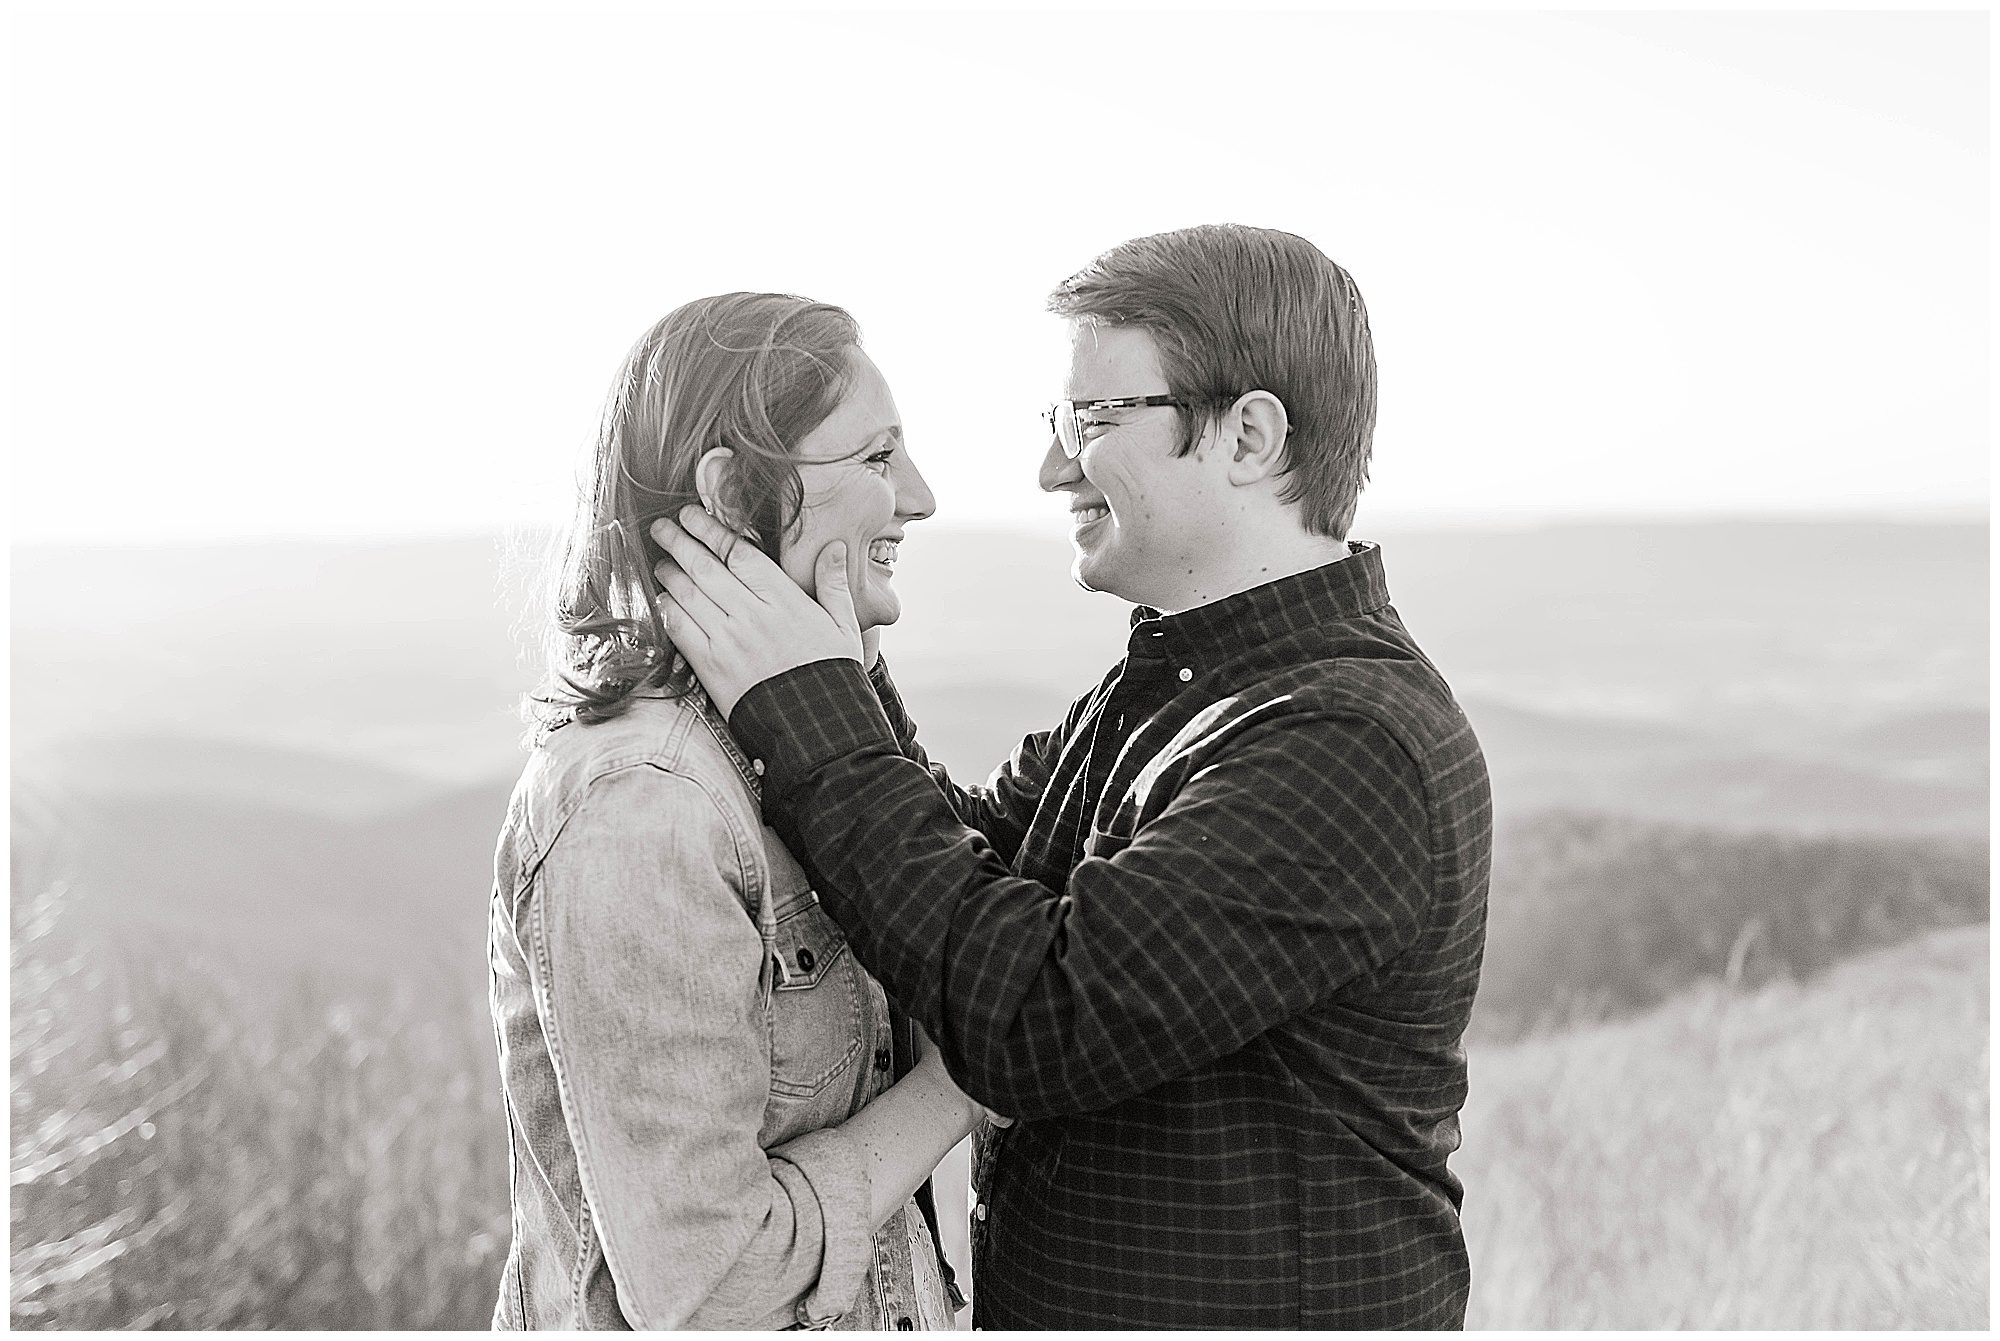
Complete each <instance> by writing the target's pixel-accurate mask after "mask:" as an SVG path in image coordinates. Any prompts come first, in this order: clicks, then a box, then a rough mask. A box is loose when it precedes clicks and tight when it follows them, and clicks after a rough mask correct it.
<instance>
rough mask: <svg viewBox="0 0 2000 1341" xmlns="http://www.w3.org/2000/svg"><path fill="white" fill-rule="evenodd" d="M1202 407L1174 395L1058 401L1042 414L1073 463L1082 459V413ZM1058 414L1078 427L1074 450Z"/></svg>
mask: <svg viewBox="0 0 2000 1341" xmlns="http://www.w3.org/2000/svg"><path fill="white" fill-rule="evenodd" d="M1201 403H1202V402H1200V401H1193V400H1189V399H1188V398H1187V397H1185V396H1173V395H1159V396H1104V397H1099V398H1098V399H1095V400H1059V401H1056V402H1054V403H1053V404H1051V405H1049V406H1048V407H1047V408H1046V409H1044V410H1043V411H1042V419H1043V420H1044V421H1045V422H1046V423H1047V424H1048V426H1049V432H1050V433H1052V434H1054V435H1055V440H1056V443H1057V445H1059V446H1060V447H1061V448H1062V454H1063V458H1064V459H1065V460H1068V461H1074V460H1076V459H1077V458H1078V457H1079V456H1082V455H1083V425H1082V424H1081V423H1080V422H1078V420H1077V417H1076V416H1077V412H1078V411H1079V410H1136V409H1141V408H1145V407H1150V406H1155V405H1171V406H1173V407H1174V408H1176V409H1180V410H1191V409H1193V408H1194V407H1195V406H1196V405H1199V404H1201ZM1058 414H1065V415H1067V417H1068V422H1069V423H1070V424H1072V425H1074V426H1075V429H1076V432H1075V434H1074V441H1075V443H1076V447H1075V449H1074V450H1072V449H1071V447H1070V442H1071V438H1067V437H1064V436H1063V431H1062V427H1061V425H1059V424H1058V423H1057V422H1056V416H1057V415H1058Z"/></svg>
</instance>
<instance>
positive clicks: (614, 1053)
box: [488, 293, 980, 1330]
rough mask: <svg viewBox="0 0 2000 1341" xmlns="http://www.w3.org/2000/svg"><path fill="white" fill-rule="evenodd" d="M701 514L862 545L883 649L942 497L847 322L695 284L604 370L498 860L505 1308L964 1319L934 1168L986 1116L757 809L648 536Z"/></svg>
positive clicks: (784, 544)
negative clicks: (905, 1015) (613, 372)
mask: <svg viewBox="0 0 2000 1341" xmlns="http://www.w3.org/2000/svg"><path fill="white" fill-rule="evenodd" d="M696 501H698V502H700V503H701V504H702V505H703V506H704V507H706V508H707V509H708V510H709V511H710V512H712V513H714V514H715V515H716V516H718V517H720V518H722V519H723V520H724V521H725V522H727V524H729V525H730V526H732V527H734V528H735V529H737V530H739V531H740V532H742V533H743V534H744V535H745V536H746V537H748V538H749V539H750V540H753V541H754V542H755V543H757V544H758V545H759V546H760V547H761V548H763V549H764V551H765V552H766V553H767V554H769V555H771V556H772V557H773V558H774V559H775V560H776V561H777V562H778V563H779V564H780V565H782V566H783V567H784V569H785V571H786V572H788V573H790V574H792V575H793V577H794V578H795V579H797V580H801V581H802V582H809V581H810V578H811V574H812V570H813V563H814V559H815V557H816V556H817V555H818V553H819V551H820V549H821V548H822V547H823V546H824V545H825V544H826V543H827V542H829V541H831V540H834V539H840V540H844V541H846V542H847V548H848V552H849V555H850V572H849V582H850V585H851V587H852V590H853V591H854V593H855V595H856V608H857V611H858V613H859V614H860V616H861V622H862V625H863V627H864V628H865V629H867V630H868V632H867V633H866V635H865V642H866V644H867V657H868V660H869V662H870V663H871V664H872V663H873V661H874V657H875V651H874V640H875V638H876V637H877V630H879V628H880V626H881V625H883V624H888V623H893V622H894V621H895V619H896V618H897V616H898V614H899V613H900V607H899V605H898V603H897V599H896V594H895V589H894V586H893V571H892V566H893V564H894V562H895V551H896V542H897V540H898V539H899V538H900V537H901V535H902V532H903V528H904V526H905V525H906V524H908V523H909V522H912V521H915V520H918V519H921V518H923V517H926V516H928V515H930V512H931V509H932V506H933V502H932V499H931V495H930V491H929V489H928V488H927V487H926V486H925V484H924V480H923V476H922V475H920V474H919V473H918V472H917V468H916V466H915V465H914V464H913V463H912V462H911V460H910V458H909V454H908V451H907V449H906V448H905V447H904V445H903V442H902V430H901V427H900V424H899V423H898V419H897V414H896V406H895V401H894V400H893V399H892V398H891V397H890V394H889V389H888V386H887V384H886V383H884V382H883V380H882V375H881V373H880V372H878V371H877V370H876V368H875V365H874V364H873V363H872V362H870V360H869V359H868V357H867V356H866V355H865V354H863V353H862V352H861V349H860V344H859V332H858V330H857V329H856V327H855V324H854V321H853V319H852V318H851V317H849V316H848V314H847V313H845V312H844V311H842V310H841V309H839V308H837V307H830V306H828V305H826V304H822V303H813V302H808V301H806V300H805V299H801V298H795V297H789V296H786V295H781V294H751V293H732V294H724V295H721V296H719V297H714V298H704V299H701V300H699V301H697V302H693V303H689V304H688V305H686V306H685V307H682V308H680V309H678V310H677V311H675V312H673V313H672V314H671V315H669V316H668V317H666V318H665V319H664V320H662V321H661V322H660V323H659V324H658V325H656V326H655V327H654V328H653V329H652V330H650V331H648V332H647V333H646V335H645V336H644V337H643V338H641V339H640V341H639V343H638V344H637V345H636V346H635V347H634V348H633V350H632V352H631V354H630V355H629V356H628V357H627V358H626V361H625V366H624V368H623V370H622V371H621V373H620V376H619V378H618V382H617V385H616V386H615V387H614V388H613V391H612V395H611V399H610V403H609V405H608V407H607V409H606V412H605V416H604V421H603V426H602V428H601V430H600V432H599V435H598V443H597V449H596V452H595V455H594V459H593V464H592V469H591V475H590V478H589V480H588V481H587V482H586V485H585V487H584V490H583V494H582V499H581V505H580V508H579V512H578V517H577V521H576V524H575V527H574V529H573V531H572V533H571V535H570V538H569V544H568V553H567V557H566V560H565V563H564V567H563V576H562V587H561V592H560V596H559V599H558V600H557V602H556V609H555V621H554V622H555V628H556V638H555V641H554V644H553V648H552V658H551V660H552V672H553V673H552V676H551V679H550V682H549V685H548V687H547V688H546V689H545V690H544V691H543V692H542V693H541V694H539V695H538V696H537V698H536V715H537V717H538V719H539V722H538V732H537V738H536V743H535V747H534V750H533V753H532V757H531V758H530V759H529V761H528V765H527V768H526V770H525V771H524V772H523V774H522V776H521V781H520V783H519V785H518V786H517V787H516V788H515V791H514V795H513V799H512V800H511V802H510V803H509V806H508V813H507V822H506V827H505V829H504V831H503V833H502V834H501V838H500V845H499V851H498V853H497V857H496V862H495V887H494V897H493V904H492V913H491V920H490V926H489V934H488V959H489V964H490V968H491V979H492V1009H493V1020H494V1027H495V1032H496V1035H497V1038H498V1043H499V1048H500V1066H501V1075H502V1081H503V1086H504V1090H505V1096H506V1100H507V1116H508V1125H509V1134H510V1154H511V1159H510V1165H511V1170H512V1192H513V1244H512V1247H511V1249H510V1250H509V1252H508V1256H507V1265H506V1269H505V1272H504V1274H503V1277H502V1280H501V1286H500V1299H499V1302H498V1304H497V1306H496V1307H495V1310H494V1324H495V1326H498V1327H510V1328H517V1327H623V1326H631V1327H648V1328H665V1327H681V1326H692V1327H716V1328H725V1327H726V1328H755V1329H771V1328H783V1327H790V1326H794V1325H800V1324H803V1325H807V1326H825V1325H834V1326H839V1327H843V1328H857V1329H871V1330H872V1329H900V1330H915V1329H917V1328H939V1327H949V1326H951V1325H953V1322H952V1302H953V1301H955V1296H956V1291H955V1290H952V1289H951V1288H950V1287H949V1285H948V1284H947V1279H948V1268H945V1269H944V1270H941V1266H942V1254H941V1253H940V1252H939V1249H938V1243H937V1234H936V1228H935V1223H934V1221H935V1215H934V1213H933V1212H932V1210H931V1208H930V1206H929V1204H928V1203H929V1198H928V1192H929V1189H928V1186H927V1184H926V1181H925V1180H926V1179H927V1178H928V1176H929V1174H930V1171H931V1169H932V1168H933V1167H934V1166H935V1165H936V1164H937V1162H938V1160H939V1159H940V1158H942V1156H943V1155H944V1154H945V1153H946V1152H947V1151H948V1150H950V1149H951V1147H952V1146H953V1145H955V1144H956V1143H957V1142H958V1141H959V1140H960V1139H962V1138H963V1137H964V1136H965V1135H966V1134H967V1133H968V1132H970V1131H971V1130H972V1128H973V1126H974V1125H975V1122H976V1120H977V1119H978V1117H979V1116H980V1110H978V1109H977V1108H976V1107H975V1106H974V1105H973V1104H972V1102H971V1101H970V1100H968V1099H967V1098H966V1097H965V1095H964V1094H963V1093H961V1092H960V1091H959V1090H958V1089H957V1087H956V1086H954V1085H953V1084H952V1082H951V1079H950V1077H949V1076H948V1075H946V1073H945V1071H944V1068H943V1066H942V1064H941V1062H940V1060H939V1058H938V1055H937V1053H936V1051H935V1050H933V1049H929V1048H928V1047H927V1046H926V1045H925V1041H924V1040H923V1039H922V1037H921V1034H920V1033H919V1031H917V1030H916V1029H915V1027H914V1026H912V1025H910V1024H909V1023H908V1022H907V1021H904V1020H902V1019H901V1018H900V1017H899V1016H897V1015H895V1014H894V1013H893V1012H892V1009H891V1007H890V1005H889V1003H888V1002H887V1000H886V999H885V997H884V995H883V992H882V989H881V987H880V986H878V985H877V984H876V983H875V981H874V980H873V979H872V978H870V977H869V976H868V974H867V973H866V972H865V971H863V970H862V968H861V967H860V965H859V964H857V963H856V962H855V959H854V956H853V955H852V954H851V953H849V952H848V949H847V946H846V943H845V941H844V940H843V938H842V936H841V933H840V930H839V928H837V927H836V926H835V925H834V924H833V922H832V921H831V920H830V919H829V918H828V917H827V916H826V914H825V913H824V912H823V911H821V909H820V908H819V906H818V902H817V900H816V898H815V896H814V894H813V891H812V890H811V888H810V887H809V885H808V883H807V879H806V876H805V874H804V872H803V871H801V869H800V868H799V865H798V863H797V862H796V861H794V860H793V859H792V857H791V855H790V854H789V853H788V852H786V851H785V849H784V846H783V845H782V844H781V843H780V842H779V841H778V838H777V836H776V835H775V834H773V833H772V832H771V831H770V830H769V829H766V828H764V827H763V825H762V822H761V820H760V818H759V813H758V770H757V768H756V766H755V764H753V762H752V761H750V760H748V759H746V758H744V757H743V754H742V752H741V751H740V750H739V749H737V747H736V745H735V742H734V741H732V740H731V739H730V736H729V731H728V728H727V726H726V724H725V723H724V722H723V721H722V720H721V718H720V717H719V716H718V715H717V714H716V713H715V711H714V709H713V708H712V707H711V706H710V705H709V703H708V701H707V699H706V698H705V696H704V695H703V694H702V691H701V689H700V687H699V685H698V684H696V682H695V681H694V678H693V677H692V675H691V674H689V673H688V671H687V670H686V668H685V665H684V664H683V663H682V662H681V661H680V660H679V658H678V657H676V655H675V654H674V651H673V648H672V647H671V645H670V644H669V642H668V640H667V637H666V635H665V633H664V631H663V630H662V628H661V627H660V624H659V620H658V617H657V615H656V613H655V611H654V608H653V600H654V598H655V597H656V595H657V592H658V589H657V586H656V585H655V582H654V579H653V577H652V572H651V570H652V566H653V564H654V562H655V561H656V560H657V559H659V558H660V553H659V551H658V550H657V548H655V547H654V546H653V544H652V542H651V541H650V540H649V539H648V538H647V537H646V527H647V523H648V522H649V521H651V520H652V519H653V518H655V517H657V516H660V515H663V514H671V513H672V512H673V511H674V510H675V509H676V508H678V507H680V506H681V505H683V504H685V503H689V502H696ZM919 1193H921V1194H922V1195H921V1196H917V1195H914V1194H919ZM920 1203H921V1204H920Z"/></svg>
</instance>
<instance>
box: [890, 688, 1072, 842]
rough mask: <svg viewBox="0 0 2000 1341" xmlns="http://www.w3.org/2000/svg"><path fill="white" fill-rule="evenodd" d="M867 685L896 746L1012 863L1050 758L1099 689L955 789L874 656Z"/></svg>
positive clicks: (1052, 763) (1051, 767) (1051, 766)
mask: <svg viewBox="0 0 2000 1341" xmlns="http://www.w3.org/2000/svg"><path fill="white" fill-rule="evenodd" d="M868 685H869V687H870V688H871V689H873V690H874V691H875V699H876V702H877V703H879V704H880V705H881V707H882V716H883V717H884V719H885V720H886V721H887V722H888V724H889V730H890V733H891V734H892V735H894V736H895V738H896V748H897V749H898V750H899V751H900V752H901V753H902V755H903V757H904V758H906V759H909V760H912V761H913V762H915V763H916V764H917V766H918V767H920V768H922V769H924V770H925V771H926V772H928V773H929V774H930V775H931V779H932V780H933V781H934V782H935V783H936V784H937V787H938V790H939V791H941V792H943V793H944V795H945V799H946V800H947V801H948V802H950V804H951V808H952V813H954V814H956V815H957V816H958V819H959V822H960V823H961V824H964V825H965V826H966V827H967V828H971V829H977V830H979V832H980V833H981V834H983V835H985V837H986V841H987V842H989V843H991V844H992V845H993V848H994V850H995V851H996V852H998V853H999V854H1000V858H1001V860H1003V861H1009V862H1011V861H1013V860H1014V858H1015V854H1017V853H1018V852H1019V851H1020V850H1021V840H1022V839H1023V838H1025V837H1026V836H1027V833H1028V826H1029V824H1031V823H1032V822H1033V821H1034V818H1035V811H1036V809H1037V808H1038V807H1039V806H1040V805H1041V803H1042V797H1043V795H1044V794H1045V793H1046V792H1047V791H1048V787H1049V779H1050V778H1052V777H1053V776H1054V775H1055V770H1056V761H1057V760H1058V759H1059V758H1061V757H1062V750H1063V744H1064V742H1065V741H1066V740H1067V739H1068V738H1069V733H1070V731H1071V729H1072V728H1074V726H1075V725H1076V722H1077V720H1078V718H1079V717H1081V715H1082V714H1083V712H1084V710H1085V709H1086V708H1087V706H1088V705H1089V703H1090V701H1091V699H1092V698H1094V697H1095V696H1096V694H1097V693H1099V692H1101V689H1100V690H1092V691H1091V693H1090V694H1087V695H1085V696H1084V697H1083V698H1080V699H1078V700H1077V701H1076V702H1075V703H1073V704H1071V705H1070V710H1069V713H1068V714H1067V715H1066V716H1065V717H1064V719H1063V724H1062V725H1061V726H1059V727H1057V728H1056V729H1055V730H1053V731H1036V732H1033V733H1031V734H1029V735H1026V736H1023V737H1022V738H1021V743H1020V744H1019V745H1016V746H1015V747H1014V752H1013V753H1012V754H1011V755H1009V756H1008V758H1007V760H1006V762H1005V763H1003V764H1001V765H1000V766H999V767H998V768H996V769H995V770H994V771H993V775H992V776H991V777H990V778H988V779H987V781H986V785H985V786H983V787H961V786H959V785H958V784H957V783H955V782H953V781H952V779H951V774H950V773H949V772H948V771H947V770H946V769H945V766H944V765H943V764H940V763H937V762H936V761H934V760H933V759H932V758H931V757H930V756H929V755H928V754H927V753H926V752H925V751H924V747H923V746H922V744H920V743H919V742H918V740H917V724H916V723H915V722H914V721H912V720H911V718H910V712H909V709H908V708H907V707H905V706H904V704H903V696H902V694H901V693H899V692H898V691H897V689H896V684H895V681H893V680H892V679H890V678H889V668H888V666H886V665H885V664H884V663H883V661H882V659H881V658H880V657H877V658H876V659H875V663H874V665H873V666H871V667H870V668H869V670H868Z"/></svg>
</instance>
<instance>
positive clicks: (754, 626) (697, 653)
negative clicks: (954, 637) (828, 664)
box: [651, 505, 865, 718]
mask: <svg viewBox="0 0 2000 1341" xmlns="http://www.w3.org/2000/svg"><path fill="white" fill-rule="evenodd" d="M651 529H652V535H653V539H655V540H657V541H658V542H659V544H660V547H661V548H662V549H664V550H665V551H666V552H667V557H666V558H664V559H662V560H660V562H659V563H657V564H655V565H654V566H653V575H654V576H655V577H657V578H658V579H659V580H660V586H661V588H662V595H661V597H660V601H659V609H660V620H661V622H662V623H664V624H665V625H666V629H667V634H668V636H669V637H671V638H672V639H673V640H674V646H675V647H676V648H678V649H679V650H680V652H681V654H682V655H683V656H685V657H686V658H687V659H688V664H689V665H691V666H693V667H694V673H695V675H696V677H697V678H699V679H700V680H701V685H702V688H703V689H705V690H707V691H708V696H709V699H710V700H711V701H713V702H714V704H715V706H716V710H717V711H719V712H720V713H722V715H723V716H724V717H725V718H726V717H728V716H729V714H730V713H731V712H732V711H733V710H734V709H735V707H736V703H737V700H739V699H741V698H742V697H743V695H745V694H746V693H748V692H749V691H750V690H751V688H752V687H753V686H755V685H757V684H760V683H762V682H763V681H765V680H768V679H770V678H772V677H773V676H776V675H782V674H784V672H786V671H788V670H791V669H793V668H794V667H796V666H804V665H807V664H809V663H811V662H814V661H825V660H828V659H830V658H834V657H845V658H847V659H848V660H849V661H856V662H861V661H863V645H862V637H861V629H860V626H859V622H858V621H857V620H856V618H855V615H854V598H853V596H852V594H851V593H850V592H849V591H848V587H847V546H846V545H845V544H843V543H842V542H841V541H838V540H835V541H832V542H830V543H829V544H828V545H827V546H826V547H825V548H824V549H822V550H821V551H820V552H819V558H818V561H817V564H816V572H815V575H814V586H815V588H816V589H817V590H818V592H819V597H818V599H817V600H815V599H814V598H813V597H811V596H808V595H806V594H805V592H804V591H802V590H800V589H799V587H798V585H797V584H796V583H794V582H793V581H792V579H791V578H789V577H787V576H786V575H785V572H784V570H783V569H781V568H779V567H778V565H777V564H775V563H773V562H771V560H770V559H769V558H767V557H766V556H765V554H764V552H763V551H762V550H760V549H758V548H757V546H755V545H754V544H751V543H750V542H748V541H746V540H744V538H743V537H742V536H740V535H738V534H736V532H734V531H732V530H730V529H729V528H728V527H726V526H724V525H723V524H722V523H721V522H719V521H717V520H716V519H715V518H713V517H711V516H709V515H708V514H707V513H705V512H703V511H702V510H701V509H700V508H698V507H694V506H692V505H690V506H688V507H684V508H682V509H681V512H680V516H679V517H678V518H670V517H662V518H660V519H659V520H658V521H656V522H654V523H653V525H652V528H651ZM863 664H865V662H864V663H863Z"/></svg>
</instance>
